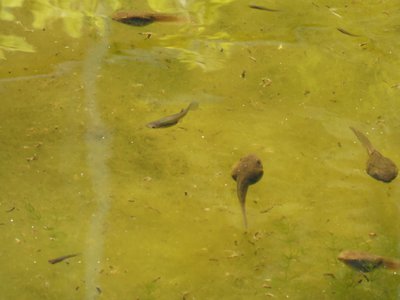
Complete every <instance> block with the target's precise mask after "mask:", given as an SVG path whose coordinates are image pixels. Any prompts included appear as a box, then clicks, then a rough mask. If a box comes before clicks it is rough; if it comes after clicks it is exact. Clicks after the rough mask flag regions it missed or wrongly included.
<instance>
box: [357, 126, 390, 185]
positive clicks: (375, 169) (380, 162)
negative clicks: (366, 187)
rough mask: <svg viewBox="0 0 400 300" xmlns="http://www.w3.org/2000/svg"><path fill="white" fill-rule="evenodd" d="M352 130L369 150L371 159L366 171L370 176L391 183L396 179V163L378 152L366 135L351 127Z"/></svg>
mask: <svg viewBox="0 0 400 300" xmlns="http://www.w3.org/2000/svg"><path fill="white" fill-rule="evenodd" d="M350 129H351V130H352V131H353V132H354V134H355V135H356V137H357V138H358V140H359V141H360V142H361V144H362V145H363V146H364V147H365V148H366V149H367V153H368V156H369V157H368V160H367V168H366V171H367V173H368V175H370V176H371V177H373V178H375V179H377V180H380V181H383V182H391V181H392V180H393V179H395V178H396V176H397V174H398V169H397V166H396V165H395V163H394V162H393V161H392V160H390V159H389V158H387V157H385V156H383V155H382V154H381V153H380V152H379V151H378V150H376V149H375V147H374V146H373V145H372V143H371V142H370V140H369V139H368V138H367V137H366V136H365V134H363V133H362V132H360V131H358V130H357V129H355V128H353V127H350Z"/></svg>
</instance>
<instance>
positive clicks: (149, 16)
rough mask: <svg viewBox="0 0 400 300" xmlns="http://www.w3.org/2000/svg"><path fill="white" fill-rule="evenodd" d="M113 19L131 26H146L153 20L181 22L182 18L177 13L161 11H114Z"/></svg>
mask: <svg viewBox="0 0 400 300" xmlns="http://www.w3.org/2000/svg"><path fill="white" fill-rule="evenodd" d="M112 19H113V20H114V21H117V22H120V23H124V24H127V25H131V26H140V27H142V26H146V25H150V24H151V23H154V22H181V21H184V18H183V17H182V16H181V15H177V14H163V13H137V12H124V11H120V12H116V13H114V15H113V16H112Z"/></svg>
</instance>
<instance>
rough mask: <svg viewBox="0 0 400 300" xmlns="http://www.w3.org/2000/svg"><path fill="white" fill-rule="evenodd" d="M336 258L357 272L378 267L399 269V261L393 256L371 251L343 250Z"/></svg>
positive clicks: (369, 270)
mask: <svg viewBox="0 0 400 300" xmlns="http://www.w3.org/2000/svg"><path fill="white" fill-rule="evenodd" d="M337 258H338V260H340V261H341V262H343V263H344V264H346V265H347V266H349V267H350V268H353V269H355V270H357V271H359V272H362V273H367V272H371V271H373V270H375V269H378V268H386V269H390V270H399V269H400V261H399V260H397V259H395V258H388V257H383V256H380V255H375V254H371V253H366V252H361V251H354V250H345V251H342V252H341V253H340V254H339V256H338V257H337Z"/></svg>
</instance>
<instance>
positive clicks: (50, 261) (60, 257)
mask: <svg viewBox="0 0 400 300" xmlns="http://www.w3.org/2000/svg"><path fill="white" fill-rule="evenodd" d="M78 255H79V253H75V254H68V255H63V256H59V257H56V258H53V259H49V260H48V262H49V263H51V264H52V265H54V264H57V263H60V262H62V261H64V260H66V259H68V258H71V257H75V256H78Z"/></svg>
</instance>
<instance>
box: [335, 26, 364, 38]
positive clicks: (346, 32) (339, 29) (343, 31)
mask: <svg viewBox="0 0 400 300" xmlns="http://www.w3.org/2000/svg"><path fill="white" fill-rule="evenodd" d="M336 29H337V30H338V31H339V32H341V33H343V34H346V35H348V36H353V37H359V35H357V34H354V33H351V32H348V31H347V30H345V29H343V28H340V27H338V28H336Z"/></svg>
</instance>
